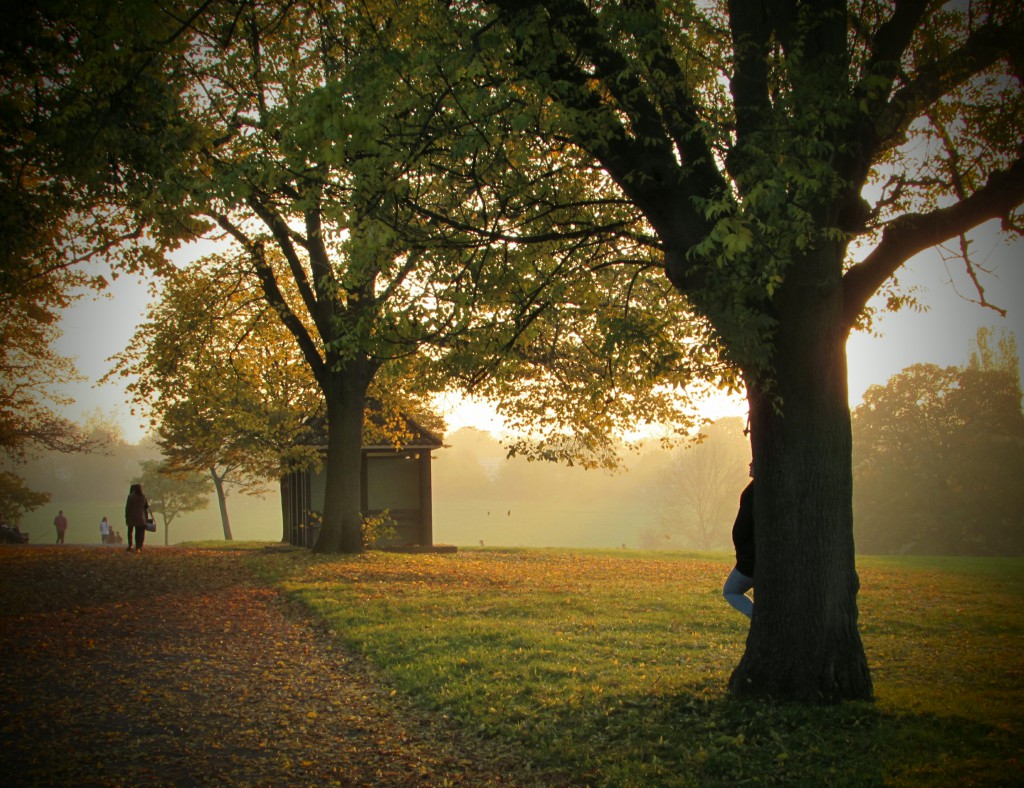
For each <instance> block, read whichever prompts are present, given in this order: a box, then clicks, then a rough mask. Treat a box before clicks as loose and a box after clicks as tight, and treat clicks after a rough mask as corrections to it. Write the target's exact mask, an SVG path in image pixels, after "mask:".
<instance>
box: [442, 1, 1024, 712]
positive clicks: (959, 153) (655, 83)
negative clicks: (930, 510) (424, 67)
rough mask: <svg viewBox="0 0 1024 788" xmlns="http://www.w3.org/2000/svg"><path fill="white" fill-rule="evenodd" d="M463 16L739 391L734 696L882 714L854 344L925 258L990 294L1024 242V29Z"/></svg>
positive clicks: (967, 16) (852, 19) (787, 5)
mask: <svg viewBox="0 0 1024 788" xmlns="http://www.w3.org/2000/svg"><path fill="white" fill-rule="evenodd" d="M450 8H452V9H453V12H454V13H455V14H456V16H454V17H453V19H455V20H457V21H458V22H461V23H462V24H465V25H466V26H468V28H469V29H470V36H471V38H470V39H469V40H472V41H473V42H474V43H475V44H476V45H478V46H480V45H484V46H487V47H488V48H489V51H491V52H492V53H493V54H494V56H495V57H500V58H501V59H502V62H503V63H504V64H505V66H506V68H507V69H509V70H510V71H514V72H515V73H516V74H518V75H519V77H520V78H521V80H522V82H523V85H524V89H525V90H528V91H531V92H532V93H534V94H536V95H542V96H544V97H546V98H547V100H548V102H549V103H548V105H547V106H548V110H549V112H550V114H551V115H552V116H553V120H552V123H555V124H558V125H559V126H560V129H561V136H562V137H563V138H564V139H568V140H571V141H572V142H573V143H574V144H575V145H576V146H577V147H578V148H579V149H581V150H583V151H586V153H587V154H589V156H591V157H592V159H593V161H594V162H596V163H597V164H598V165H599V167H600V169H601V170H602V171H603V176H604V177H606V178H609V179H611V181H613V182H614V183H615V185H616V186H617V188H618V189H619V190H620V192H621V194H622V195H623V196H624V197H625V198H627V199H628V201H629V202H630V203H631V204H632V205H633V206H635V207H636V208H637V209H638V210H639V211H640V212H641V213H642V214H643V216H644V217H645V219H646V220H647V222H648V223H649V227H650V230H651V234H650V242H651V243H653V244H655V245H657V247H658V248H659V249H660V251H661V254H662V256H663V259H664V266H665V272H666V274H667V276H668V278H669V280H670V281H671V282H672V283H673V284H674V286H675V287H676V289H677V290H678V291H679V292H680V293H681V294H682V295H683V296H684V297H685V299H686V304H687V305H688V306H689V308H691V309H692V310H694V312H696V313H697V314H699V315H701V316H702V317H703V318H705V319H706V320H707V321H708V322H709V323H710V325H711V326H713V328H714V330H715V332H716V334H717V337H718V339H719V340H720V342H721V343H722V345H723V347H724V350H725V353H726V355H727V357H728V358H729V359H730V360H731V362H732V363H733V364H734V365H735V366H736V368H738V369H739V370H740V371H741V372H742V376H743V381H744V383H745V384H746V391H747V399H748V402H749V406H750V423H751V430H752V432H751V442H752V449H753V456H754V465H755V475H756V478H757V479H758V482H759V483H758V485H757V488H756V490H757V493H756V500H755V512H756V520H757V522H758V531H757V552H758V561H757V577H756V582H757V597H758V604H757V607H756V609H755V614H754V617H753V620H752V623H751V628H750V633H749V635H748V639H747V648H746V651H745V653H744V656H743V658H742V660H741V661H740V664H739V665H738V666H737V668H736V670H735V672H734V674H733V676H732V679H731V681H730V687H731V688H732V690H733V691H734V692H736V693H740V694H757V695H761V694H767V695H772V696H778V697H786V698H799V699H808V700H819V699H842V698H869V697H871V696H872V683H871V677H870V672H869V670H868V666H867V659H866V656H865V654H864V648H863V645H862V643H861V639H860V634H859V631H858V625H857V618H858V614H857V603H856V597H857V591H858V587H859V580H858V577H857V573H856V569H855V561H854V546H853V515H852V472H851V428H850V411H849V404H848V394H847V374H846V352H845V343H846V339H847V337H848V335H849V333H850V331H851V330H852V329H853V328H854V327H855V326H856V325H858V323H860V322H862V321H863V320H864V319H865V316H866V308H867V304H868V301H869V299H871V298H872V296H873V295H874V294H875V293H876V292H879V291H880V290H885V289H887V288H889V287H890V286H891V278H892V277H893V275H894V274H895V273H896V271H897V270H898V269H899V268H900V266H901V265H902V264H903V263H904V262H906V261H907V260H908V259H909V258H910V257H912V256H913V255H915V254H917V253H918V252H920V251H922V250H924V249H927V248H929V247H932V246H934V245H936V244H939V243H942V242H944V241H947V240H961V249H963V250H964V254H963V261H964V264H965V265H966V267H967V270H968V272H969V273H971V274H972V275H974V274H977V273H978V269H977V268H976V267H975V266H974V265H973V263H972V262H971V260H970V257H969V255H968V254H967V252H968V251H969V246H968V243H967V241H966V240H963V239H964V237H965V235H966V233H968V232H969V231H970V230H971V229H972V228H974V227H977V226H979V225H980V224H982V223H983V222H986V221H988V220H992V219H995V220H1001V221H1002V222H1003V227H1004V228H1005V229H1007V230H1010V231H1016V230H1017V229H1019V218H1020V215H1019V206H1020V204H1021V202H1022V199H1024V161H1022V159H1021V147H1020V138H1021V127H1022V124H1021V110H1022V106H1024V104H1022V99H1021V85H1020V79H1021V72H1020V60H1019V46H1018V43H1019V41H1020V40H1021V32H1022V28H1021V25H1022V11H1021V8H1020V5H1019V4H1018V3H1002V2H979V3H969V4H967V5H966V6H964V5H959V4H948V5H947V4H944V3H941V2H930V1H929V0H897V2H895V3H884V2H875V0H862V1H860V2H842V1H840V0H830V1H829V2H813V3H812V2H801V1H800V0H773V1H772V2H764V3H744V2H720V3H694V2H674V3H654V2H646V1H641V2H625V1H623V2H607V3H589V2H583V0H527V1H526V2H522V1H521V0H492V1H491V2H488V3H486V4H485V8H486V9H488V10H489V11H490V13H484V12H482V11H481V6H480V5H479V4H477V3H465V4H461V3H459V4H451V5H450ZM495 22H497V23H498V24H497V25H496V24H495ZM872 245H873V246H872ZM862 250H868V251H867V252H866V254H863V252H862ZM855 252H856V253H857V254H858V255H860V254H863V257H861V258H860V259H858V258H857V256H855V254H854V253H855ZM978 281H979V288H980V280H978ZM979 294H980V300H982V301H984V300H985V298H984V293H983V291H981V290H980V289H979ZM896 298H898V295H897V296H896Z"/></svg>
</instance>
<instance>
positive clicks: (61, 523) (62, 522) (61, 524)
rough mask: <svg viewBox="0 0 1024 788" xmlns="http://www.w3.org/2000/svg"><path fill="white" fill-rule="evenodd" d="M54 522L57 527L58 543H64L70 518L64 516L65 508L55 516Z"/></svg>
mask: <svg viewBox="0 0 1024 788" xmlns="http://www.w3.org/2000/svg"><path fill="white" fill-rule="evenodd" d="M53 524H54V526H55V527H56V529H57V544H64V534H65V533H67V530H68V518H67V517H65V516H64V510H63V509H61V510H60V511H58V512H57V516H56V517H54V518H53Z"/></svg>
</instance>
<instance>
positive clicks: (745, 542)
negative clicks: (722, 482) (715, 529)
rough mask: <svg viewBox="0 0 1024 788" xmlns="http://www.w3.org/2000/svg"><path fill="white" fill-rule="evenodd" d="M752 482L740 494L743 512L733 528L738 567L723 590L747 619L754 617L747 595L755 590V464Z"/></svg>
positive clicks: (726, 596) (752, 465) (741, 511)
mask: <svg viewBox="0 0 1024 788" xmlns="http://www.w3.org/2000/svg"><path fill="white" fill-rule="evenodd" d="M750 476H751V481H750V484H748V485H747V486H746V487H745V488H744V489H743V492H742V493H740V508H739V511H738V512H737V513H736V522H734V523H733V526H732V543H733V546H734V547H735V548H736V566H734V567H733V570H732V571H731V572H730V573H729V577H727V578H726V580H725V585H724V586H723V587H722V596H724V597H725V599H726V601H727V602H728V603H729V604H730V605H732V606H733V607H734V608H736V609H737V610H738V611H740V612H741V613H742V614H743V615H745V616H746V617H747V618H750V617H751V616H752V615H753V613H754V603H753V601H752V600H751V599H750V597H749V596H747V591H749V590H751V589H752V588H753V587H754V481H753V476H754V464H753V463H751V464H750Z"/></svg>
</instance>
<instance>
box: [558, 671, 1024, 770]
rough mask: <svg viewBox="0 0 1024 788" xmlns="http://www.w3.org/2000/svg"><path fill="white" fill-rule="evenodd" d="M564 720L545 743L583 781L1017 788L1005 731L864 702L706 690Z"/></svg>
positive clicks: (1013, 750) (1010, 737) (1011, 738)
mask: <svg viewBox="0 0 1024 788" xmlns="http://www.w3.org/2000/svg"><path fill="white" fill-rule="evenodd" d="M573 713H574V714H575V715H578V718H577V719H571V718H568V719H567V718H565V717H563V718H562V719H561V720H560V722H559V729H560V730H562V731H565V732H566V734H565V735H564V736H563V740H561V741H556V742H555V743H554V744H555V746H554V749H555V750H557V751H559V752H560V755H561V757H562V759H563V760H562V765H563V766H566V765H567V764H566V760H565V756H566V755H568V754H569V753H574V754H575V755H576V756H577V757H576V758H575V760H576V764H575V767H576V768H575V770H574V769H573V768H572V767H570V768H569V771H575V773H576V774H577V775H578V776H579V784H584V783H587V784H592V785H623V786H625V785H637V786H639V785H663V786H676V785H679V786H686V785H694V786H733V785H744V784H747V785H808V786H811V785H814V786H820V785H842V786H861V785H863V786H875V785H906V786H911V785H913V786H920V785H931V786H939V785H941V786H946V785H949V786H952V785H958V786H959V785H1019V784H1022V782H1024V771H1022V769H1021V765H1020V763H1019V762H1018V760H1017V754H1018V751H1019V743H1018V740H1017V737H1016V736H1015V735H1014V733H1013V731H1011V730H1008V729H1006V728H1000V727H999V726H994V725H987V724H984V723H982V722H978V721H975V720H969V719H964V718H962V717H942V716H938V715H935V714H930V713H929V714H924V713H922V714H913V713H910V714H899V715H894V714H890V713H885V712H882V711H880V710H879V709H878V708H877V707H875V706H874V705H873V704H869V703H847V704H839V705H833V706H822V707H809V706H802V705H792V704H780V703H773V702H770V701H755V700H748V699H742V700H741V699H736V698H732V697H730V696H728V695H725V694H724V693H723V691H722V689H721V688H720V687H718V686H715V687H695V688H694V689H693V691H692V692H689V693H685V694H678V693H677V694H666V695H661V696H653V695H652V696H649V697H632V698H621V699H619V700H618V701H617V702H616V703H615V704H614V705H613V706H612V707H610V708H607V707H606V708H605V709H604V710H603V711H602V712H600V713H598V712H597V711H596V710H594V709H586V708H580V709H576V710H574V711H573Z"/></svg>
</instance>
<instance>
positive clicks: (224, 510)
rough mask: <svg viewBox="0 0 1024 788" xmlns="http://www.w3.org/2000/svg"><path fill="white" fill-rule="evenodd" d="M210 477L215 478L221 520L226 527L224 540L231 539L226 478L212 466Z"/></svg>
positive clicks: (214, 483) (228, 540)
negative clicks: (225, 487)
mask: <svg viewBox="0 0 1024 788" xmlns="http://www.w3.org/2000/svg"><path fill="white" fill-rule="evenodd" d="M210 478H212V479H213V487H214V489H215V490H216V491H217V505H218V506H220V522H221V525H222V526H223V527H224V540H225V541H227V542H230V541H231V538H232V537H231V520H230V519H228V495H227V493H226V492H224V478H223V477H222V476H220V475H218V473H217V469H216V468H212V467H211V468H210Z"/></svg>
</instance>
